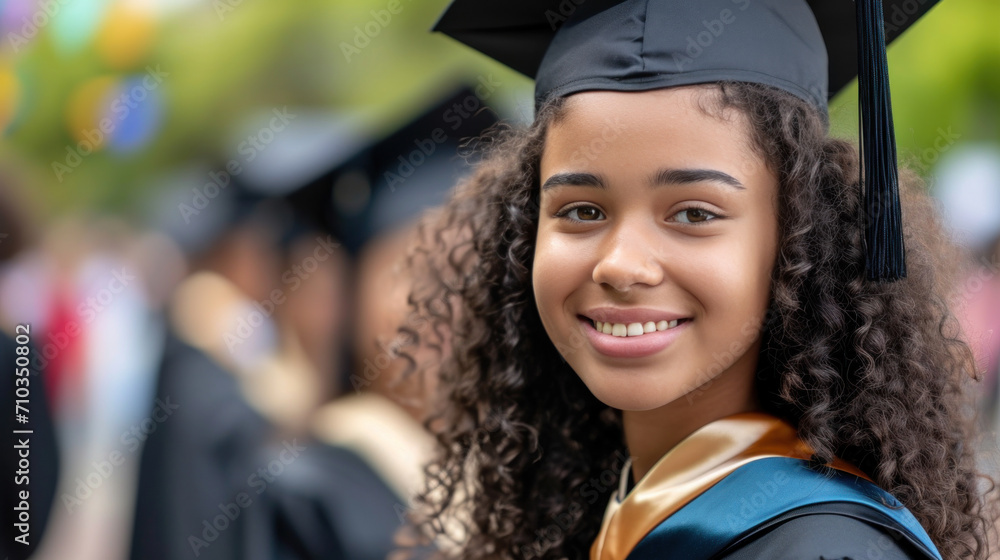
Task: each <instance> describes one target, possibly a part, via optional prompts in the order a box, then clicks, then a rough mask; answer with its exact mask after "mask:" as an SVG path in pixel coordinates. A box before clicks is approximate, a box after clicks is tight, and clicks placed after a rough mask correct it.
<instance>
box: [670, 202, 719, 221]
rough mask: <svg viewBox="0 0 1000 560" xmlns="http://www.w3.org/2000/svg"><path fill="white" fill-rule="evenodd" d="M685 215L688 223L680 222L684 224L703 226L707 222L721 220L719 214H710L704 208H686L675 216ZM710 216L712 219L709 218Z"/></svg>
mask: <svg viewBox="0 0 1000 560" xmlns="http://www.w3.org/2000/svg"><path fill="white" fill-rule="evenodd" d="M684 214H687V221H685V220H678V221H679V222H681V223H682V224H692V225H695V224H703V223H705V222H712V221H715V220H717V219H719V215H718V214H716V213H714V212H709V211H708V210H706V209H704V208H698V207H697V206H694V207H691V208H685V209H684V210H681V211H680V212H678V213H676V214H674V216H683V215H684ZM709 216H712V217H711V218H709Z"/></svg>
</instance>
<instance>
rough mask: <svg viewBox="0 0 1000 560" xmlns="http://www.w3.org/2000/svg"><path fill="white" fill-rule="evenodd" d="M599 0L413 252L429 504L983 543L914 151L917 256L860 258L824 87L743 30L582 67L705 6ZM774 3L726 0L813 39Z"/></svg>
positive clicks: (461, 521) (544, 549) (795, 555)
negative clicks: (712, 51)
mask: <svg viewBox="0 0 1000 560" xmlns="http://www.w3.org/2000/svg"><path fill="white" fill-rule="evenodd" d="M613 4H615V6H614V7H612V8H606V7H601V8H597V7H594V6H591V7H589V8H588V7H587V5H586V4H584V5H582V6H581V11H582V10H584V9H587V10H588V11H587V13H585V14H575V16H576V18H577V19H575V20H574V19H572V18H571V19H570V21H569V22H568V23H567V24H566V25H565V26H564V27H563V28H562V29H561V30H560V31H559V32H557V33H556V36H555V39H554V40H553V41H552V46H551V47H549V50H548V52H547V53H546V55H545V56H546V58H545V60H544V61H543V62H542V65H541V68H540V69H539V70H538V78H537V80H538V81H537V85H536V88H538V90H537V91H539V92H540V94H539V96H538V99H539V105H538V110H537V114H536V118H535V121H534V123H533V124H532V125H531V126H530V127H529V128H527V129H526V130H507V131H504V132H501V133H500V134H499V137H498V138H495V140H496V141H495V142H494V143H492V144H491V145H490V147H489V149H488V150H487V153H486V155H485V157H484V160H483V161H482V162H481V163H480V164H479V166H478V168H477V170H476V172H475V173H474V174H473V175H472V176H471V177H469V178H468V179H467V180H466V181H464V182H463V183H462V184H461V185H460V187H459V188H458V190H457V191H456V193H455V195H454V196H453V198H452V199H451V200H450V202H449V203H448V204H447V205H446V207H445V208H444V210H443V212H441V213H440V214H438V215H436V217H435V218H434V219H433V220H428V221H427V222H426V223H425V224H424V226H425V227H424V235H423V238H422V243H420V244H418V248H417V250H416V251H414V252H413V253H412V255H411V264H412V265H413V266H414V267H416V268H419V271H420V273H423V274H426V275H427V278H428V282H427V283H426V284H424V285H422V286H421V287H419V288H418V289H415V290H414V291H413V293H412V294H411V298H410V301H411V304H412V305H414V306H415V311H414V315H413V317H411V320H410V322H409V323H408V327H405V328H403V329H402V330H403V331H404V332H407V333H408V334H410V335H418V334H419V336H414V340H418V341H419V342H418V343H419V344H420V345H421V346H423V347H427V348H439V349H442V352H441V353H442V361H441V363H440V365H439V383H440V387H441V389H442V392H443V393H442V394H443V395H444V397H445V404H444V405H443V408H442V409H441V412H440V414H439V415H437V416H436V417H435V418H433V419H432V420H431V421H429V423H428V425H429V426H430V427H432V428H433V429H434V430H435V431H436V433H437V435H438V439H439V441H440V443H441V445H442V455H441V457H440V458H439V460H438V461H436V462H435V463H434V464H432V465H431V466H430V467H429V469H428V473H429V475H430V476H431V477H432V479H433V481H434V484H432V486H431V487H430V488H428V490H427V492H426V493H425V495H424V496H423V501H424V503H425V505H426V511H425V512H424V514H425V516H424V517H423V518H422V522H423V524H424V527H425V529H427V530H428V531H430V532H432V533H434V534H436V535H437V536H438V537H439V538H445V537H448V536H452V537H454V538H455V539H456V540H460V542H459V545H460V546H461V550H462V555H461V557H462V558H552V559H557V558H573V559H575V558H584V557H586V556H587V555H588V554H589V555H590V557H591V558H592V559H620V560H623V559H625V558H629V559H631V560H636V559H644V558H683V559H697V558H705V559H708V558H768V559H781V558H788V559H796V560H800V559H816V560H818V559H820V558H825V559H830V558H853V559H858V558H948V559H951V558H977V559H979V558H985V557H986V554H987V543H986V534H987V528H988V525H989V518H988V516H987V514H988V512H987V508H986V506H985V502H984V501H983V498H982V496H983V491H984V488H983V487H981V486H980V475H979V474H978V473H977V471H976V468H975V464H974V462H975V457H974V455H973V449H974V446H973V445H972V442H971V439H970V438H971V437H972V433H971V431H970V430H971V428H970V423H969V422H968V418H967V416H966V415H965V414H964V410H963V406H964V403H965V402H966V401H965V400H964V395H965V391H964V387H965V385H966V382H967V381H969V380H970V378H972V377H975V376H976V375H977V372H975V371H974V361H973V359H972V355H971V353H970V352H969V349H968V347H967V345H966V344H965V342H963V341H962V340H961V339H960V338H959V337H958V332H959V331H958V325H957V322H956V321H955V320H954V318H953V317H952V315H951V313H950V311H949V309H948V308H947V306H946V304H945V302H946V301H947V297H948V296H949V289H950V288H949V286H950V283H951V281H952V279H951V278H950V277H949V275H948V272H949V271H950V270H952V268H951V267H950V265H949V264H948V263H945V262H943V260H942V259H943V255H945V254H946V253H945V251H944V246H943V243H944V241H943V240H944V237H943V236H942V234H941V231H940V229H939V225H938V219H937V216H936V214H935V211H934V208H933V205H932V204H931V203H930V202H929V200H928V198H927V197H926V196H925V195H924V194H923V192H922V190H921V188H920V185H919V184H918V181H917V179H916V178H915V176H913V175H911V174H907V173H904V174H903V177H902V179H903V180H902V181H901V183H900V187H899V195H900V197H901V206H902V214H903V216H905V222H904V228H903V231H902V234H903V235H904V238H905V248H906V264H907V270H906V274H905V277H903V278H900V279H897V280H896V281H893V282H876V281H871V280H869V279H868V277H867V276H866V245H865V219H869V220H870V219H872V218H871V216H870V207H866V205H865V198H864V196H863V195H862V191H861V189H860V187H859V184H858V181H859V176H860V175H861V169H860V167H859V166H860V162H859V155H858V151H857V149H855V148H854V147H852V146H851V145H850V144H848V143H846V142H844V141H840V140H835V139H831V138H829V137H827V125H826V120H825V110H826V106H825V95H824V96H823V99H822V104H821V105H822V106H818V105H820V104H818V103H816V102H815V99H816V98H815V96H814V95H812V94H813V92H814V91H815V89H814V88H812V87H800V86H803V84H797V85H794V87H793V86H790V85H788V84H789V83H791V81H792V80H794V79H795V78H794V76H793V77H791V78H788V79H785V78H786V77H785V76H780V75H778V76H776V75H775V74H774V72H769V71H765V70H762V69H761V68H759V67H752V66H753V65H754V64H758V62H757V61H756V60H754V59H752V58H751V57H744V58H742V59H740V61H739V62H738V63H734V64H738V65H739V68H738V71H733V70H725V71H724V72H721V73H719V72H715V73H713V72H712V71H709V70H712V68H708V69H707V70H706V68H705V67H704V66H698V65H699V64H708V65H709V66H712V65H715V66H716V67H719V66H720V64H721V65H722V66H725V65H726V64H727V60H728V59H726V58H725V57H721V58H720V60H721V63H716V62H715V61H712V60H708V57H709V56H710V55H709V54H706V55H705V56H704V57H702V58H700V59H696V60H693V61H692V65H693V66H692V67H691V68H690V69H687V68H685V69H683V71H681V72H679V73H677V74H676V75H675V78H676V76H678V75H679V76H681V78H680V79H673V80H672V81H671V80H664V81H657V80H658V79H659V78H657V77H656V76H661V75H662V74H656V75H655V76H654V75H653V74H650V73H648V72H646V73H639V74H636V75H635V76H634V77H633V78H629V77H628V76H627V72H626V76H625V77H623V76H621V75H617V74H616V75H615V76H609V75H608V73H609V72H611V71H612V70H611V69H610V67H615V68H617V69H616V70H614V72H619V71H620V68H619V66H620V64H618V62H614V63H608V65H609V66H604V67H602V66H601V64H602V63H601V62H596V63H594V64H591V65H590V66H591V67H590V68H589V69H588V68H585V69H583V70H580V69H578V68H574V67H571V66H567V65H566V60H567V57H570V58H572V57H576V58H577V60H603V61H608V60H612V61H619V62H620V61H621V60H627V57H625V56H620V55H621V54H622V53H621V51H622V49H631V48H638V47H634V45H642V46H641V49H642V56H641V57H640V59H642V58H643V57H646V56H650V57H652V56H654V54H649V53H655V52H656V50H657V49H656V45H655V42H653V41H654V39H651V37H655V40H659V38H660V37H661V36H662V35H672V36H677V37H679V39H677V40H678V41H679V42H680V43H679V44H680V45H683V44H684V43H683V40H684V37H685V35H684V34H683V30H684V29H685V28H684V27H682V28H681V29H680V33H678V32H676V31H675V32H672V33H666V32H665V31H664V30H662V29H653V30H652V31H653V32H655V33H656V35H655V36H654V35H651V34H650V33H649V31H650V22H660V23H658V24H657V25H662V26H669V25H675V24H676V25H686V26H687V27H686V29H694V28H695V27H696V26H697V23H698V22H699V20H703V19H704V18H703V17H702V14H701V13H700V12H698V9H705V10H709V11H710V10H716V12H718V10H719V6H718V5H717V4H719V2H655V1H650V2H624V3H613ZM679 4H683V5H684V8H685V10H687V12H684V10H680V8H679V6H678V5H679ZM725 4H728V2H726V3H725ZM734 4H735V3H734ZM759 4H760V5H758V4H749V3H747V10H746V11H745V12H742V13H740V14H738V15H739V16H740V17H742V18H743V20H739V19H736V20H735V21H736V22H739V21H745V22H753V21H757V20H755V19H754V18H764V19H762V20H760V21H767V22H769V23H768V25H769V27H768V28H767V30H766V31H767V33H762V32H761V28H760V27H759V26H751V27H752V28H753V34H752V35H753V36H764V37H767V39H766V40H767V41H777V42H778V43H779V44H783V45H784V47H786V50H785V52H788V53H789V54H788V55H787V58H788V59H789V60H790V62H788V63H789V64H790V65H791V67H792V70H790V71H789V72H792V73H794V72H796V71H798V70H801V69H802V68H807V67H808V64H809V63H810V61H813V62H814V60H813V59H811V58H809V57H810V56H814V55H812V54H807V55H803V56H804V57H805V58H802V59H797V58H795V57H796V56H797V55H796V54H792V51H791V49H788V48H787V47H789V45H794V44H796V43H795V41H803V40H804V41H805V42H807V43H809V42H810V41H818V40H820V39H818V38H817V37H818V35H819V31H818V29H817V28H816V25H815V23H813V24H812V25H811V26H810V25H809V21H808V20H806V21H805V24H802V25H798V24H794V23H788V24H787V26H786V27H781V25H779V24H778V23H775V22H774V21H771V20H767V18H772V17H774V15H775V14H777V15H778V17H779V19H781V20H782V21H783V22H786V23H787V22H795V21H796V18H801V17H802V14H803V12H802V11H801V8H802V7H805V4H804V3H796V2H787V3H770V4H765V3H759ZM779 4H780V5H784V6H785V8H784V9H785V10H786V11H785V12H782V8H775V6H776V5H779ZM799 4H801V5H799ZM706 6H707V7H706ZM657 9H662V10H663V12H662V13H658V12H657ZM629 10H633V12H634V13H633V12H629ZM788 10H790V11H788ZM682 12H683V13H686V14H687V16H686V17H687V18H688V21H686V22H682V23H676V22H674V21H673V20H670V18H666V17H658V16H662V15H663V14H668V15H669V14H680V13H682ZM630 13H632V15H635V14H636V13H638V14H640V15H641V16H642V17H638V16H636V17H631V16H630V15H629V14H630ZM678 18H679V19H684V18H682V17H680V16H678ZM675 19H677V18H675ZM635 21H639V22H641V25H642V26H643V30H642V31H639V32H633V31H630V30H629V25H630V24H629V23H622V22H635ZM667 21H671V23H669V24H668V23H664V22H667ZM760 21H758V23H760ZM609 22H617V23H619V24H620V25H616V26H612V27H614V29H613V30H612V31H606V30H608V29H610V27H609V25H610V23H609ZM589 23H594V27H588V24H589ZM734 25H735V24H734ZM608 33H611V34H613V36H608ZM730 34H731V36H739V32H738V31H737V30H736V28H735V27H733V28H731V29H730ZM782 34H786V35H787V36H786V37H784V38H782V37H781V35H782ZM810 34H812V35H810ZM632 36H634V37H638V38H639V39H642V40H641V41H640V40H629V37H632ZM776 37H777V38H776ZM803 37H805V39H803ZM754 40H755V39H747V38H743V39H740V41H742V42H743V43H742V44H744V45H745V46H746V48H747V49H749V50H750V51H753V50H754V49H755V48H757V47H756V46H755V45H756V43H753V42H752V41H754ZM782 41H785V43H782ZM809 46H815V43H813V44H812V45H809ZM679 48H682V47H679ZM720 48H722V47H720ZM768 48H770V46H769V47H768ZM594 49H596V51H595V50H594ZM601 49H606V50H608V52H607V53H604V54H607V55H608V56H604V57H603V58H601V56H600V55H599V54H595V53H599V52H600V51H601ZM661 50H662V49H661ZM813 50H814V51H815V49H813ZM664 52H675V53H676V52H679V51H677V50H676V49H675V50H674V51H669V50H666V51H664ZM758 54H759V53H758ZM611 55H616V56H617V58H615V56H611ZM712 56H714V55H712ZM737 58H739V57H737ZM734 60H735V59H734ZM655 64H656V63H655V61H649V60H642V62H641V67H642V68H644V69H646V70H648V69H649V68H650V67H653V66H655ZM764 64H767V61H766V60H765V62H764ZM616 65H618V66H616ZM715 69H716V70H717V69H718V68H715ZM578 72H592V73H593V72H596V73H597V74H593V75H590V76H583V77H581V76H579V75H575V74H574V73H578ZM697 72H701V74H698V75H694V74H695V73H697ZM727 72H728V73H729V74H735V76H734V77H735V78H738V79H724V77H725V76H726V75H727ZM779 72H780V70H779ZM824 74H825V71H824ZM720 76H721V77H720ZM824 79H825V76H824ZM581 84H582V85H581ZM823 86H824V87H823V88H822V90H821V91H825V90H826V87H825V82H824V83H823ZM866 213H869V215H867V216H866ZM869 266H870V265H869ZM423 324H430V325H431V326H433V328H432V329H423V330H420V332H419V333H418V332H417V330H418V329H416V328H415V327H416V326H418V325H423ZM418 365H421V366H422V365H424V364H418ZM984 480H986V479H985V478H984ZM987 482H988V481H987ZM456 527H457V528H456Z"/></svg>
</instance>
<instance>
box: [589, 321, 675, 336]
mask: <svg viewBox="0 0 1000 560" xmlns="http://www.w3.org/2000/svg"><path fill="white" fill-rule="evenodd" d="M684 321H687V319H672V320H670V321H666V320H660V321H658V322H653V321H646V322H645V323H639V322H635V323H612V322H610V321H603V322H602V321H593V325H594V330H596V331H597V332H600V333H604V334H610V335H612V336H620V337H625V336H640V335H643V334H647V333H652V332H656V331H665V330H668V329H672V328H674V327H676V326H677V325H678V324H679V323H683V322H684Z"/></svg>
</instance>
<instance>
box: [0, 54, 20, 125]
mask: <svg viewBox="0 0 1000 560" xmlns="http://www.w3.org/2000/svg"><path fill="white" fill-rule="evenodd" d="M20 99H21V84H20V82H19V81H18V79H17V76H16V75H14V71H13V69H11V68H9V67H4V66H0V132H3V131H4V130H6V128H7V125H9V124H10V123H11V121H13V120H14V114H15V112H16V111H17V106H18V102H19V101H20Z"/></svg>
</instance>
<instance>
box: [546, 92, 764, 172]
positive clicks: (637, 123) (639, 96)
mask: <svg viewBox="0 0 1000 560" xmlns="http://www.w3.org/2000/svg"><path fill="white" fill-rule="evenodd" d="M645 157H653V158H664V157H670V158H672V159H675V160H685V161H686V162H688V163H692V164H693V163H698V162H699V161H698V160H709V161H716V162H717V161H718V160H729V161H730V163H736V164H738V165H739V166H740V167H748V166H750V167H753V166H759V165H764V162H763V159H762V158H761V157H760V155H759V154H758V153H757V150H755V149H754V146H753V142H752V140H751V135H750V126H749V123H748V122H747V119H746V117H745V116H744V115H743V113H742V112H740V111H738V110H736V109H734V108H722V106H721V105H720V101H719V92H718V90H717V89H716V88H714V87H711V86H687V87H677V88H667V89H656V90H648V91H639V92H621V91H587V92H581V93H577V94H573V95H570V96H568V97H567V98H566V101H565V104H564V105H563V107H562V109H561V111H560V112H559V115H558V116H557V117H556V118H555V119H554V121H553V123H552V124H551V126H550V127H549V130H548V132H547V135H546V142H545V150H544V152H543V158H542V160H543V161H542V165H543V167H545V165H546V163H552V162H554V161H556V160H563V159H567V158H568V159H572V160H574V161H575V163H576V164H578V165H579V164H584V163H597V162H599V161H601V160H605V159H608V158H615V159H618V160H623V159H624V160H627V161H631V162H633V163H636V162H638V161H640V160H642V159H643V158H645Z"/></svg>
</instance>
